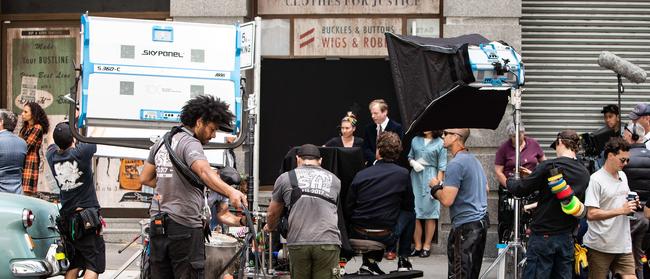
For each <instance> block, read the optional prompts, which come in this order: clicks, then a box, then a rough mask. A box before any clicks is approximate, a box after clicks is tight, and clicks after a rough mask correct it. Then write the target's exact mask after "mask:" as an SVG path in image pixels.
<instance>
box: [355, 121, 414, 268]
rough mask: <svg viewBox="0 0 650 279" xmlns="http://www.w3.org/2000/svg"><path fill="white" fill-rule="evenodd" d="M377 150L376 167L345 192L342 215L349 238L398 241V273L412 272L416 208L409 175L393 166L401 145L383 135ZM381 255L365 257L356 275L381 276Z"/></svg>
mask: <svg viewBox="0 0 650 279" xmlns="http://www.w3.org/2000/svg"><path fill="white" fill-rule="evenodd" d="M377 146H378V147H377V153H376V155H377V163H376V164H375V165H374V166H372V167H369V168H366V169H364V170H362V171H360V172H358V173H357V175H356V176H355V177H354V179H353V180H352V183H351V184H350V189H348V194H347V201H346V211H345V212H346V214H348V218H346V219H347V220H349V222H350V223H351V238H355V239H367V240H374V241H378V242H381V243H383V244H384V245H387V246H394V245H395V243H396V242H398V241H399V251H398V252H399V261H398V262H397V267H398V271H407V270H411V268H412V266H411V262H410V261H409V259H408V257H409V254H410V252H411V251H410V250H411V240H412V239H413V231H414V230H415V210H414V208H415V206H414V197H413V190H412V188H411V178H410V176H409V172H408V170H406V169H405V168H403V167H400V166H398V165H397V164H395V162H396V161H397V159H398V158H399V155H400V153H401V152H402V145H401V141H400V139H399V136H398V135H397V134H395V133H392V132H388V133H382V134H381V135H380V136H379V139H378V141H377ZM382 254H383V251H372V252H369V253H366V254H364V255H363V264H362V266H361V267H360V268H359V273H360V274H361V275H382V274H384V272H383V271H382V270H381V269H379V266H378V265H377V263H378V262H380V261H381V258H382Z"/></svg>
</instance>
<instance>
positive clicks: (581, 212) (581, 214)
mask: <svg viewBox="0 0 650 279" xmlns="http://www.w3.org/2000/svg"><path fill="white" fill-rule="evenodd" d="M586 208H587V207H586V206H585V204H584V203H580V209H579V210H578V212H577V213H576V214H573V216H575V217H576V218H584V217H585V215H587V210H586Z"/></svg>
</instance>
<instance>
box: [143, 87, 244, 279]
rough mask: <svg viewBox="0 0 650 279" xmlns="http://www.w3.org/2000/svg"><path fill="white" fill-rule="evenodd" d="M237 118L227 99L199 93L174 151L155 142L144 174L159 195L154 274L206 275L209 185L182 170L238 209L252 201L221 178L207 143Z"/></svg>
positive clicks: (186, 111) (154, 206)
mask: <svg viewBox="0 0 650 279" xmlns="http://www.w3.org/2000/svg"><path fill="white" fill-rule="evenodd" d="M233 117H234V116H233V114H232V113H231V112H230V111H229V110H228V105H227V104H226V103H225V102H223V101H221V100H219V99H215V98H214V97H212V96H198V97H196V98H193V99H191V100H189V101H188V102H187V103H186V104H185V105H184V106H183V108H182V110H181V117H180V118H181V122H182V124H183V125H182V127H180V130H177V129H176V128H175V131H177V133H175V134H174V135H173V136H172V137H171V142H168V144H169V145H170V148H171V150H173V152H174V153H173V154H170V152H169V151H168V149H167V146H166V145H167V144H165V142H166V141H167V140H160V141H158V142H157V143H156V144H154V145H153V146H152V148H151V152H150V153H149V158H147V160H146V162H145V164H144V169H143V171H142V173H141V174H140V182H141V183H142V184H144V185H148V186H151V187H156V193H157V195H156V198H155V199H154V200H153V201H152V203H151V209H150V214H151V217H152V223H151V227H150V229H151V242H150V244H151V258H150V259H151V275H152V278H203V266H204V263H205V243H204V235H203V227H204V226H205V225H207V224H204V221H203V219H202V212H203V207H204V203H205V202H204V196H203V189H202V186H200V185H197V183H196V181H194V180H193V179H192V178H193V177H192V176H191V175H189V174H187V173H182V170H181V169H185V170H186V171H188V172H191V173H193V174H194V175H195V177H198V179H200V180H201V181H202V182H203V184H205V185H206V186H207V187H209V188H210V189H212V190H214V191H216V192H218V193H221V194H223V195H224V196H227V197H228V198H229V200H230V202H231V204H232V205H233V206H234V207H236V208H238V207H241V206H242V205H244V204H246V196H245V195H244V194H242V193H241V192H240V191H238V190H236V189H234V188H233V187H231V186H230V185H228V184H226V183H225V182H224V181H223V180H221V178H220V177H219V175H218V174H217V172H216V171H214V170H213V169H212V168H211V167H210V164H209V163H208V160H207V157H206V156H205V154H204V153H203V147H202V145H204V144H207V143H208V142H209V141H210V140H211V139H212V138H214V137H215V136H216V131H217V130H218V129H219V128H221V127H223V126H224V125H228V124H229V123H230V122H231V121H232V119H233ZM174 156H176V157H177V158H178V160H176V159H174V158H173V157H174ZM172 160H174V161H172ZM179 168H180V169H179Z"/></svg>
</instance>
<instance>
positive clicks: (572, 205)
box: [562, 196, 580, 215]
mask: <svg viewBox="0 0 650 279" xmlns="http://www.w3.org/2000/svg"><path fill="white" fill-rule="evenodd" d="M579 202H580V200H578V198H577V197H576V196H573V198H572V199H571V202H569V204H567V205H566V206H562V211H563V212H564V213H566V214H569V215H571V212H574V211H575V209H576V207H577V206H578V203H579Z"/></svg>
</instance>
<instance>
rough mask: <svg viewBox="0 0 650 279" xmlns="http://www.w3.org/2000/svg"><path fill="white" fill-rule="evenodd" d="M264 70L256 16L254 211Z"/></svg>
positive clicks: (258, 175) (257, 187)
mask: <svg viewBox="0 0 650 279" xmlns="http://www.w3.org/2000/svg"><path fill="white" fill-rule="evenodd" d="M261 72H262V18H261V17H259V16H257V17H255V68H254V70H253V76H254V79H253V93H254V94H255V129H254V130H255V132H254V133H255V139H254V142H253V145H254V146H253V148H254V150H255V152H253V211H258V210H259V191H260V80H261V76H260V74H261Z"/></svg>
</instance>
